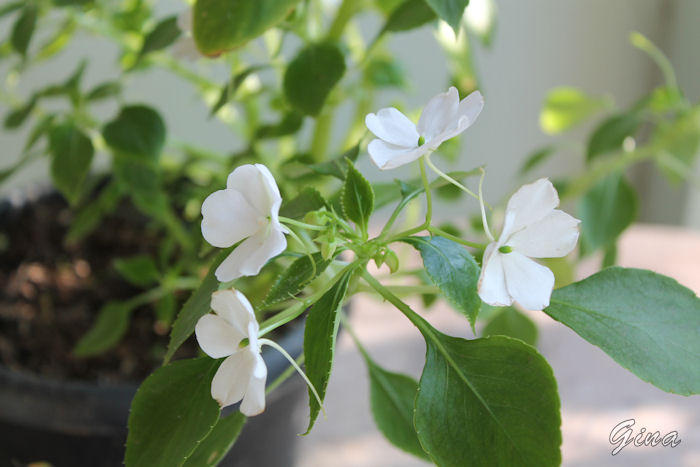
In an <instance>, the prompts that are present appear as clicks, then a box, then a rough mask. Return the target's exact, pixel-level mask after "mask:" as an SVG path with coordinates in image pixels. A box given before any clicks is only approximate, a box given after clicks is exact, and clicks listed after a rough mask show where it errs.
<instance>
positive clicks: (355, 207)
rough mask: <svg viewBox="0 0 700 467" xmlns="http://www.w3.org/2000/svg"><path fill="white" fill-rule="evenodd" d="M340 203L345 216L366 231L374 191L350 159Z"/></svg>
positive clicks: (372, 205)
mask: <svg viewBox="0 0 700 467" xmlns="http://www.w3.org/2000/svg"><path fill="white" fill-rule="evenodd" d="M342 205H343V212H344V213H345V216H346V217H347V218H348V219H350V220H351V221H353V222H354V223H355V224H357V225H358V226H359V227H360V228H361V229H362V231H363V232H367V225H368V223H369V218H370V216H371V215H372V210H373V209H374V191H372V185H370V184H369V182H368V181H367V179H366V178H365V177H363V176H362V174H361V173H360V172H359V171H358V170H357V169H356V168H355V166H354V165H353V164H352V162H350V161H348V172H347V174H346V176H345V184H344V185H343V196H342Z"/></svg>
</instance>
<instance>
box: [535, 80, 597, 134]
mask: <svg viewBox="0 0 700 467" xmlns="http://www.w3.org/2000/svg"><path fill="white" fill-rule="evenodd" d="M608 105H609V103H608V101H607V99H603V98H594V97H590V96H587V95H586V94H584V93H583V92H582V91H580V90H578V89H576V88H569V87H560V88H554V89H552V90H551V91H549V93H548V94H547V97H546V98H545V101H544V105H543V108H542V112H541V113H540V127H542V130H543V131H545V132H546V133H550V134H556V133H561V132H563V131H566V130H568V129H570V128H572V127H574V126H576V125H578V124H579V123H581V122H582V121H583V120H585V119H586V118H588V117H590V116H591V115H593V113H595V112H596V111H598V110H601V109H603V108H605V107H607V106H608Z"/></svg>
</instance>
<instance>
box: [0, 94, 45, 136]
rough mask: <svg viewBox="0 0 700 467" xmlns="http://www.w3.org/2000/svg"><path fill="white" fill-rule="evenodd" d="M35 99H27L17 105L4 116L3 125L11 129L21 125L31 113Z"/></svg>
mask: <svg viewBox="0 0 700 467" xmlns="http://www.w3.org/2000/svg"><path fill="white" fill-rule="evenodd" d="M36 102H37V99H36V98H32V99H29V100H28V101H27V102H26V103H25V104H24V105H22V106H20V107H17V108H16V109H14V110H12V111H11V112H10V113H8V114H7V115H6V116H5V122H4V126H5V128H7V129H13V128H17V127H20V126H22V124H23V123H24V122H25V121H26V120H27V118H28V117H29V116H30V115H31V113H32V110H34V107H35V106H36Z"/></svg>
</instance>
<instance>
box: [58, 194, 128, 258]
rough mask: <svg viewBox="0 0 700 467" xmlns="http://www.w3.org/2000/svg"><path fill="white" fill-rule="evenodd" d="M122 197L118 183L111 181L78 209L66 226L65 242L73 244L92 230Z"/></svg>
mask: <svg viewBox="0 0 700 467" xmlns="http://www.w3.org/2000/svg"><path fill="white" fill-rule="evenodd" d="M121 198H122V192H121V190H120V187H119V184H117V183H116V182H114V181H112V182H110V183H109V184H107V186H106V187H104V188H103V189H102V192H101V193H100V194H99V196H98V197H97V199H95V200H92V201H90V202H89V203H88V204H87V205H85V206H83V207H82V208H81V209H80V211H78V213H77V215H76V217H74V218H73V219H72V221H71V223H70V227H69V228H68V233H66V236H65V242H66V243H67V244H68V245H75V244H76V243H78V242H79V241H80V240H81V239H83V238H84V237H85V236H86V235H88V234H89V233H90V232H92V231H93V230H94V229H95V228H96V227H97V226H98V225H99V224H100V221H101V220H102V218H103V216H105V215H106V214H108V213H111V212H112V211H113V210H114V208H115V207H116V205H117V203H118V202H119V200H120V199H121Z"/></svg>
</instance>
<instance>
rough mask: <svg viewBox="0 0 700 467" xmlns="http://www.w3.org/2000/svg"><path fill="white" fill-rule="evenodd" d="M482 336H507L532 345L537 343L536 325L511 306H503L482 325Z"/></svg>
mask: <svg viewBox="0 0 700 467" xmlns="http://www.w3.org/2000/svg"><path fill="white" fill-rule="evenodd" d="M481 335H482V336H483V337H488V336H508V337H514V338H515V339H520V340H521V341H523V342H525V343H526V344H530V345H532V346H534V345H536V344H537V326H536V325H535V323H533V322H532V320H531V319H530V318H528V317H527V316H525V315H524V314H523V313H522V312H520V311H518V310H516V309H515V308H513V307H508V308H504V309H503V310H502V311H501V312H499V313H498V314H497V315H496V316H494V317H493V318H491V320H490V321H489V322H488V323H487V324H486V326H484V330H483V331H482V332H481Z"/></svg>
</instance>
